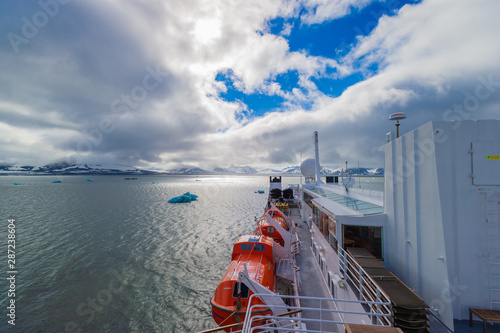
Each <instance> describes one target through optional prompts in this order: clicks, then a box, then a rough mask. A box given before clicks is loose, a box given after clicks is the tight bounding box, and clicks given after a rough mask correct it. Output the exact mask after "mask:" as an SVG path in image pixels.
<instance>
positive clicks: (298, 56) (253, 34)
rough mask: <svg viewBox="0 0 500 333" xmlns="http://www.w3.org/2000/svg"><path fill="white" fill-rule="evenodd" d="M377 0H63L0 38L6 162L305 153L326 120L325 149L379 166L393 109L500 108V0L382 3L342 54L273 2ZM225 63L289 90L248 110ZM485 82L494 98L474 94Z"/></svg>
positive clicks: (159, 161) (260, 82) (16, 15)
mask: <svg viewBox="0 0 500 333" xmlns="http://www.w3.org/2000/svg"><path fill="white" fill-rule="evenodd" d="M43 3H52V4H53V3H58V2H56V0H46V1H45V2H43ZM371 3H372V1H361V2H360V1H347V0H346V1H317V0H314V1H305V0H304V1H285V0H283V1H278V0H276V1H264V0H262V1H251V2H248V1H237V2H231V3H227V2H224V1H213V2H203V1H198V0H189V1H183V2H171V1H169V2H164V1H159V0H157V1H148V2H147V3H142V2H136V1H134V2H123V1H117V0H107V1H87V2H69V3H68V4H66V5H59V7H58V12H57V14H55V15H53V16H50V15H48V14H47V18H48V20H47V22H46V24H44V25H43V26H42V25H41V26H40V27H39V28H38V31H37V33H36V34H34V36H32V37H30V38H26V39H27V40H28V42H27V43H21V44H19V45H17V48H18V52H17V53H16V52H15V48H14V47H13V46H12V43H11V41H10V40H9V38H3V39H2V41H1V43H2V44H1V45H0V46H1V47H0V56H1V57H2V76H0V126H1V128H2V133H5V135H2V137H1V138H0V162H5V161H9V162H19V163H23V164H24V163H32V164H42V163H47V162H50V161H52V160H53V159H81V160H92V161H100V160H103V159H104V160H106V161H115V162H118V163H126V164H131V165H135V166H163V167H172V166H174V165H175V164H177V163H184V164H192V165H197V166H202V167H211V166H227V165H231V164H237V165H254V166H259V165H262V166H265V165H270V164H291V163H293V164H299V163H300V159H301V158H306V157H310V156H311V155H312V153H311V152H312V150H311V149H312V140H311V136H312V132H313V131H314V130H318V131H319V132H320V140H321V144H322V146H321V148H320V149H321V152H322V156H324V158H325V161H324V163H325V164H339V163H338V161H337V160H336V159H339V158H341V159H342V160H344V159H345V160H351V161H354V160H357V159H358V158H359V159H360V163H361V164H362V165H366V166H380V165H381V161H382V156H381V154H380V153H379V152H378V146H379V145H381V144H383V143H384V140H385V133H386V132H388V131H391V130H393V124H392V123H390V122H389V121H387V117H388V115H389V114H390V113H393V112H396V111H404V112H406V113H407V114H408V116H409V117H408V119H407V120H406V121H405V122H404V123H403V125H402V126H401V129H402V131H403V132H405V131H407V130H410V129H412V128H414V127H416V126H418V125H421V124H423V123H425V122H427V121H430V120H443V119H450V120H451V119H455V120H456V119H460V117H462V118H461V119H467V118H484V117H494V116H496V117H498V111H497V110H498V104H499V103H500V101H499V95H500V94H499V90H500V86H499V84H498V82H500V65H499V64H498V59H499V58H500V45H499V44H498V43H495V40H496V39H497V36H496V35H497V33H498V31H500V25H499V24H498V23H497V20H496V17H495V13H497V12H499V10H500V8H499V6H500V4H499V3H498V2H497V1H494V0H491V1H486V0H481V1H478V2H474V3H471V2H470V1H467V0H458V1H451V0H429V1H423V2H422V3H419V4H415V5H406V6H404V7H403V8H401V9H400V10H399V12H397V13H395V15H393V16H383V17H382V18H381V19H380V20H379V21H378V22H377V26H376V28H375V29H373V31H372V32H371V33H370V34H369V35H367V36H359V37H358V39H357V40H356V41H355V43H354V44H353V46H352V48H351V51H350V52H349V53H348V54H347V55H346V56H344V57H343V58H340V59H339V58H335V59H334V58H333V57H334V56H336V55H333V54H332V58H328V57H325V56H323V57H319V56H312V55H310V54H308V53H307V50H304V51H300V52H297V51H294V52H292V51H290V47H289V42H290V41H289V40H288V39H287V38H285V37H287V35H288V34H289V30H291V29H292V28H293V29H295V28H297V27H291V26H284V27H283V29H284V30H283V33H282V35H273V34H270V33H269V28H268V26H269V21H270V20H272V19H274V18H276V17H284V18H295V19H297V20H300V22H301V24H305V25H309V24H314V25H317V26H318V27H319V28H320V27H321V24H322V23H324V22H328V21H331V20H334V19H337V18H340V17H343V16H345V15H355V13H356V12H357V11H362V10H363V8H365V7H367V6H368V5H370V4H371ZM0 6H3V7H5V6H6V5H5V4H3V5H0ZM0 9H2V11H1V13H2V14H1V15H2V20H0V22H2V23H0V24H1V28H2V31H7V32H12V33H15V34H17V35H19V36H24V35H23V28H24V25H26V24H27V23H26V21H28V22H31V23H32V24H35V23H36V22H35V21H33V18H34V17H35V16H34V15H36V14H37V13H38V12H40V11H42V10H43V8H42V7H40V5H39V4H38V3H33V4H31V5H26V4H19V3H9V7H8V8H0ZM4 18H5V20H4ZM23 18H26V20H24V19H23ZM33 22H34V23H33ZM24 29H26V28H24ZM23 38H24V37H23ZM325 42H328V41H327V40H325ZM337 47H338V45H332V50H334V49H335V48H337ZM292 72H293V73H297V78H298V80H297V82H298V83H297V85H296V87H294V88H293V89H288V90H287V89H284V87H282V86H281V85H280V84H279V82H278V79H277V78H278V77H279V76H280V75H287V74H288V73H292ZM218 73H230V78H231V80H232V83H233V85H234V87H235V88H236V89H239V90H240V91H241V92H242V93H245V94H264V95H268V96H281V97H283V99H284V101H285V102H284V103H283V105H282V106H281V108H279V109H277V110H269V112H268V113H265V114H263V115H260V116H259V115H252V114H251V113H249V110H248V107H247V106H246V105H245V104H244V103H243V102H242V101H234V102H230V101H226V100H224V99H223V98H221V95H220V94H221V93H222V92H224V91H226V90H227V88H228V87H227V86H226V83H224V82H220V81H216V77H217V74H218ZM353 73H359V74H361V75H363V77H364V80H363V81H361V82H359V83H357V84H354V85H352V86H350V87H348V88H347V89H346V90H345V91H344V92H343V93H342V95H340V96H338V97H332V96H327V95H325V94H324V93H322V92H321V91H320V90H319V89H318V87H317V86H316V84H315V81H314V80H315V79H317V78H330V79H331V80H337V79H342V78H344V77H347V76H348V75H351V74H353ZM484 82H486V83H484ZM478 86H479V87H480V88H478ZM478 89H479V91H480V92H481V93H482V94H481V95H480V96H482V98H478V97H476V99H477V103H476V100H474V99H473V98H472V97H474V96H476V95H477V91H478ZM486 95H488V96H487V97H484V96H486ZM468 96H472V97H468ZM483 97H484V98H483ZM467 98H468V99H467ZM471 103H476V104H478V105H472V104H471ZM456 105H459V106H460V105H462V109H460V108H458V109H457V107H456ZM471 109H473V111H470V110H471ZM460 110H461V112H460ZM341 162H342V161H341Z"/></svg>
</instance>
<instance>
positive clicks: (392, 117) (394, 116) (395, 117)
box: [389, 112, 406, 138]
mask: <svg viewBox="0 0 500 333" xmlns="http://www.w3.org/2000/svg"><path fill="white" fill-rule="evenodd" d="M403 119H406V114H405V113H403V112H398V113H393V114H391V115H390V116H389V120H395V121H396V138H399V125H400V123H399V121H400V120H403Z"/></svg>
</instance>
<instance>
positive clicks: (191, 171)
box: [162, 166, 212, 175]
mask: <svg viewBox="0 0 500 333" xmlns="http://www.w3.org/2000/svg"><path fill="white" fill-rule="evenodd" d="M162 173H166V174H170V175H210V174H212V172H210V171H207V170H203V169H201V168H198V167H189V166H188V167H180V168H174V169H168V170H165V171H164V172H162Z"/></svg>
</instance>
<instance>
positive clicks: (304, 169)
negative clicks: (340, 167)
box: [300, 158, 316, 178]
mask: <svg viewBox="0 0 500 333" xmlns="http://www.w3.org/2000/svg"><path fill="white" fill-rule="evenodd" d="M300 172H301V173H302V175H303V176H304V177H306V178H314V177H315V176H316V161H315V160H314V158H308V159H307V160H305V161H304V162H302V164H301V165H300Z"/></svg>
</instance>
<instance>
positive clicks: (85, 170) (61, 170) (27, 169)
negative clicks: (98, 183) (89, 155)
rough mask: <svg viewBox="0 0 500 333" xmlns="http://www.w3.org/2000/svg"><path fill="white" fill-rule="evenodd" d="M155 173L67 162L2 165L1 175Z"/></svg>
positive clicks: (128, 168)
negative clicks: (39, 164) (38, 164)
mask: <svg viewBox="0 0 500 333" xmlns="http://www.w3.org/2000/svg"><path fill="white" fill-rule="evenodd" d="M151 173H153V172H151V171H147V170H140V169H138V168H135V167H132V166H124V165H104V164H92V163H79V164H70V163H67V162H59V163H50V164H47V165H43V166H30V165H23V166H19V165H0V174H31V175H81V174H89V175H96V174H102V175H131V174H134V175H144V174H151Z"/></svg>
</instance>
